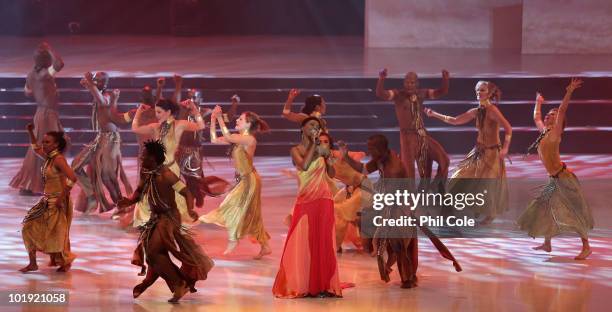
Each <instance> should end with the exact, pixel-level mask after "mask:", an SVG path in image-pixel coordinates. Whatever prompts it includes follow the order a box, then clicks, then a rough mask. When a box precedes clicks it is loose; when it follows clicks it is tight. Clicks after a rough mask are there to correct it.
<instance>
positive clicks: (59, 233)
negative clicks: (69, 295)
mask: <svg viewBox="0 0 612 312" xmlns="http://www.w3.org/2000/svg"><path fill="white" fill-rule="evenodd" d="M27 129H28V133H29V134H30V142H31V144H32V150H33V151H34V152H35V153H36V154H37V155H39V156H40V157H43V158H45V162H44V164H43V167H42V168H41V169H42V181H43V187H44V195H43V197H42V198H41V199H40V201H39V202H38V203H36V205H34V207H32V208H31V209H30V210H29V211H28V214H27V215H26V216H25V218H24V219H23V228H22V230H21V234H22V237H23V243H24V245H25V247H26V249H27V251H28V257H29V259H30V263H29V264H28V265H27V266H25V267H24V268H22V269H20V271H21V272H24V273H25V272H29V271H36V270H38V264H37V263H36V252H37V251H42V252H44V253H46V254H49V256H50V257H51V265H52V266H59V268H58V269H57V271H58V272H66V271H67V270H68V269H69V268H70V265H71V264H72V261H74V259H75V258H76V256H75V255H74V254H73V253H72V252H70V235H69V233H70V224H71V223H72V202H71V201H70V189H71V188H72V186H73V185H74V183H75V182H76V180H77V178H76V175H75V174H74V171H72V169H71V168H70V166H69V165H68V163H67V162H66V158H64V156H63V155H62V152H63V151H64V149H65V148H66V139H65V138H64V133H63V132H56V131H51V132H47V134H45V136H44V137H43V139H42V146H40V145H38V144H36V142H37V140H36V136H35V135H34V126H33V125H32V124H28V126H27Z"/></svg>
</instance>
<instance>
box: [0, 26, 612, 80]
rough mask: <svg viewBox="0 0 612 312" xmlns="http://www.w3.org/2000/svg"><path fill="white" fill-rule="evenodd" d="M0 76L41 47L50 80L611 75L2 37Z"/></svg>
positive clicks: (498, 55) (258, 41)
mask: <svg viewBox="0 0 612 312" xmlns="http://www.w3.org/2000/svg"><path fill="white" fill-rule="evenodd" d="M0 40H1V42H2V45H0V60H2V62H0V77H25V76H26V74H27V73H28V72H29V71H30V70H31V69H32V66H33V63H32V54H33V52H34V50H35V48H36V47H37V45H38V43H40V42H41V41H43V40H47V41H48V42H49V43H50V44H51V45H52V46H53V47H54V48H55V49H56V50H57V52H58V53H59V54H61V55H62V57H63V58H64V61H65V63H66V67H65V69H64V70H63V71H62V73H61V74H59V75H58V77H76V76H79V77H80V76H82V75H83V73H84V72H87V71H107V72H109V73H110V75H111V77H119V76H136V77H147V76H171V75H172V74H174V73H179V74H182V75H183V76H185V77H196V76H197V77H257V78H265V77H275V78H277V77H281V78H302V77H304V78H330V77H370V78H376V77H378V71H379V70H380V69H382V68H384V67H387V68H389V76H390V77H403V76H404V74H405V73H406V72H408V71H415V72H417V73H419V75H420V76H421V77H430V76H431V77H439V76H440V75H441V73H440V72H441V70H442V69H443V68H445V69H448V70H449V71H450V73H451V77H529V76H611V75H612V57H610V55H579V54H566V55H552V54H538V55H535V54H531V55H529V54H520V53H517V52H511V51H510V52H509V51H503V50H502V51H499V50H497V51H495V50H488V49H410V48H364V45H363V38H360V37H282V36H259V37H247V36H245V37H193V38H184V37H170V36H51V37H44V38H43V37H2V36H0ZM94 60H95V61H94Z"/></svg>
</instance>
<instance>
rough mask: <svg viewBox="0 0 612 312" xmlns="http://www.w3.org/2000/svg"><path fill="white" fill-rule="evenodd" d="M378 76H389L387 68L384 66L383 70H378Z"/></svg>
mask: <svg viewBox="0 0 612 312" xmlns="http://www.w3.org/2000/svg"><path fill="white" fill-rule="evenodd" d="M378 78H380V79H385V78H387V69H386V68H384V69H383V70H381V71H380V72H378Z"/></svg>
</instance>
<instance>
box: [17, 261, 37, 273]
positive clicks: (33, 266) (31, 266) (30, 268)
mask: <svg viewBox="0 0 612 312" xmlns="http://www.w3.org/2000/svg"><path fill="white" fill-rule="evenodd" d="M30 271H38V265H37V264H34V263H30V264H28V265H27V266H25V267H23V268H21V269H19V272H21V273H25V272H30Z"/></svg>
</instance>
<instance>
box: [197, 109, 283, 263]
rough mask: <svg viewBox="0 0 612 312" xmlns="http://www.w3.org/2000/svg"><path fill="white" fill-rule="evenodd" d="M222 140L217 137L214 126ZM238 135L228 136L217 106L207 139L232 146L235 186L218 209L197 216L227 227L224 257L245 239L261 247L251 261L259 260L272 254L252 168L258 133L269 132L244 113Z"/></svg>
mask: <svg viewBox="0 0 612 312" xmlns="http://www.w3.org/2000/svg"><path fill="white" fill-rule="evenodd" d="M217 122H218V123H219V126H220V127H221V132H222V133H223V136H222V137H219V138H218V137H217V126H216V123H217ZM236 130H238V132H239V133H238V134H231V133H230V132H229V130H228V129H227V127H226V126H225V121H224V120H223V117H222V111H221V107H220V106H216V107H215V109H214V110H213V112H212V115H211V117H210V138H211V142H212V143H213V144H232V152H231V155H232V158H233V159H234V165H235V167H236V180H237V182H238V183H237V184H236V186H234V188H233V189H232V190H231V191H230V192H229V193H228V194H227V196H226V197H225V199H224V200H223V202H222V203H221V205H220V206H219V208H217V209H215V210H213V211H211V212H209V213H208V214H206V215H204V216H202V217H200V221H202V222H205V223H215V224H217V225H219V226H223V227H226V228H227V232H228V244H227V249H226V250H225V252H224V253H223V254H224V255H228V254H230V253H231V252H232V251H233V250H234V249H235V248H236V246H237V245H238V242H239V240H240V239H241V238H243V237H244V236H251V237H252V239H253V240H254V241H256V242H258V243H259V244H260V245H261V250H260V252H259V254H257V255H256V256H255V258H254V259H257V260H258V259H261V258H262V257H263V256H265V255H268V254H270V253H271V252H272V250H271V249H270V247H269V246H268V240H269V239H270V235H269V234H268V232H266V229H265V228H264V224H263V218H262V211H261V178H260V177H259V174H258V173H257V170H255V167H254V166H253V156H254V154H255V149H256V148H257V140H256V139H255V135H256V134H257V133H261V132H265V131H268V130H269V127H268V124H267V123H266V122H265V121H263V120H262V119H261V118H259V116H257V114H255V113H253V112H244V113H242V114H241V115H240V117H239V118H238V119H237V120H236Z"/></svg>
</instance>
